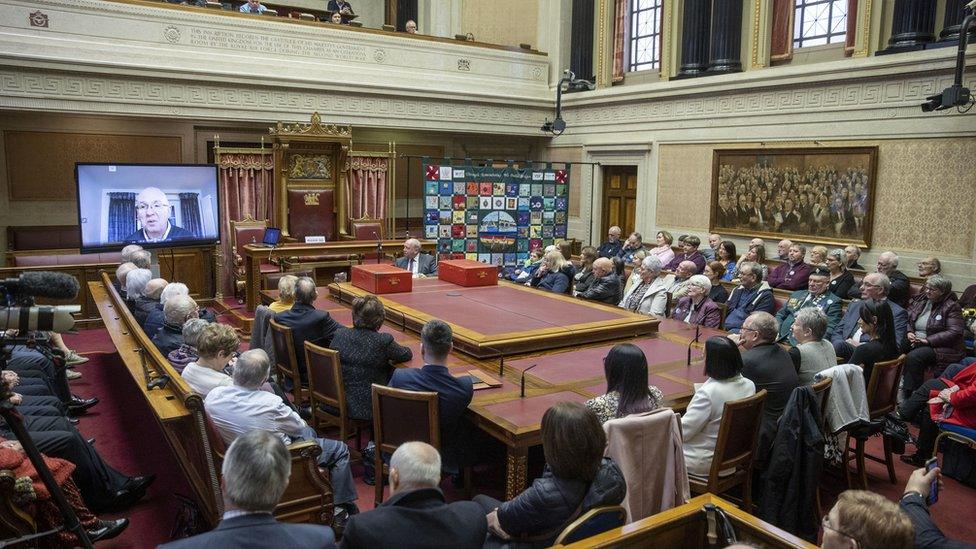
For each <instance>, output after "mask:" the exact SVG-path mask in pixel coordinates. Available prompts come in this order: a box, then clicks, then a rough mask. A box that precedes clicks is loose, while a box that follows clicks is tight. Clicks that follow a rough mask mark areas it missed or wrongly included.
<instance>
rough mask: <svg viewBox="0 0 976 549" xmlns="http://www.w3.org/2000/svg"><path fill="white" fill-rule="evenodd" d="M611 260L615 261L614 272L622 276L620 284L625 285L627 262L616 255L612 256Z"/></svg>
mask: <svg viewBox="0 0 976 549" xmlns="http://www.w3.org/2000/svg"><path fill="white" fill-rule="evenodd" d="M610 261H613V272H614V273H615V274H616V275H617V276H618V277H619V278H620V285H621V286H623V285H624V284H625V283H626V281H625V280H624V267H626V266H627V265H626V263H624V260H623V259H620V258H619V257H616V256H614V257H611V258H610Z"/></svg>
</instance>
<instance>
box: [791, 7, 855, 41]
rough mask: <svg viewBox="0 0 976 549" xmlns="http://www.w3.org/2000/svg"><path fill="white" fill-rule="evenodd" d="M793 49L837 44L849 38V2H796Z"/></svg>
mask: <svg viewBox="0 0 976 549" xmlns="http://www.w3.org/2000/svg"><path fill="white" fill-rule="evenodd" d="M793 21H794V25H793V47H795V48H805V47H807V46H819V45H821V44H836V43H837V42H843V41H844V40H845V38H846V37H847V0H796V14H795V17H794V19H793Z"/></svg>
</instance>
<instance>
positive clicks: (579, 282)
mask: <svg viewBox="0 0 976 549" xmlns="http://www.w3.org/2000/svg"><path fill="white" fill-rule="evenodd" d="M597 257H598V256H597V254H596V248H594V247H593V246H583V249H582V250H580V261H581V263H582V266H581V267H580V270H578V271H576V275H575V276H573V278H574V284H573V292H574V293H575V294H576V295H579V294H581V293H583V292H585V291H586V290H588V289H589V288H590V286H591V285H592V284H593V282H594V281H595V280H596V276H594V275H593V262H594V261H596V258H597ZM539 259H540V260H541V259H542V254H541V253H540V254H539ZM610 266H611V267H613V262H612V261H611V262H610Z"/></svg>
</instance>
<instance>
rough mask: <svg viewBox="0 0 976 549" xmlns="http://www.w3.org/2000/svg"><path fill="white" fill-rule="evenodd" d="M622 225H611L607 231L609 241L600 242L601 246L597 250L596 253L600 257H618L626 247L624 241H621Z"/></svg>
mask: <svg viewBox="0 0 976 549" xmlns="http://www.w3.org/2000/svg"><path fill="white" fill-rule="evenodd" d="M620 233H621V231H620V227H617V226H616V225H614V226H613V227H610V230H609V231H607V241H606V242H604V243H603V244H600V247H599V248H597V250H596V255H598V256H600V257H616V256H618V255H620V250H621V249H622V248H623V247H624V243H623V242H621V241H620Z"/></svg>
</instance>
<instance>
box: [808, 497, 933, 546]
mask: <svg viewBox="0 0 976 549" xmlns="http://www.w3.org/2000/svg"><path fill="white" fill-rule="evenodd" d="M820 527H821V529H822V530H823V541H822V542H821V545H820V547H821V548H822V549H853V548H857V549H911V548H912V540H913V539H914V534H915V533H914V531H913V530H912V521H911V520H909V518H908V515H906V514H905V513H903V512H902V511H901V509H899V508H898V505H896V504H895V503H894V502H892V501H889V500H888V499H886V498H885V497H884V496H882V495H880V494H876V493H874V492H868V491H865V490H845V491H844V492H841V494H840V497H838V498H837V503H835V504H834V506H833V507H832V508H831V509H830V512H828V513H827V514H826V515H824V518H823V521H821V523H820Z"/></svg>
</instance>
